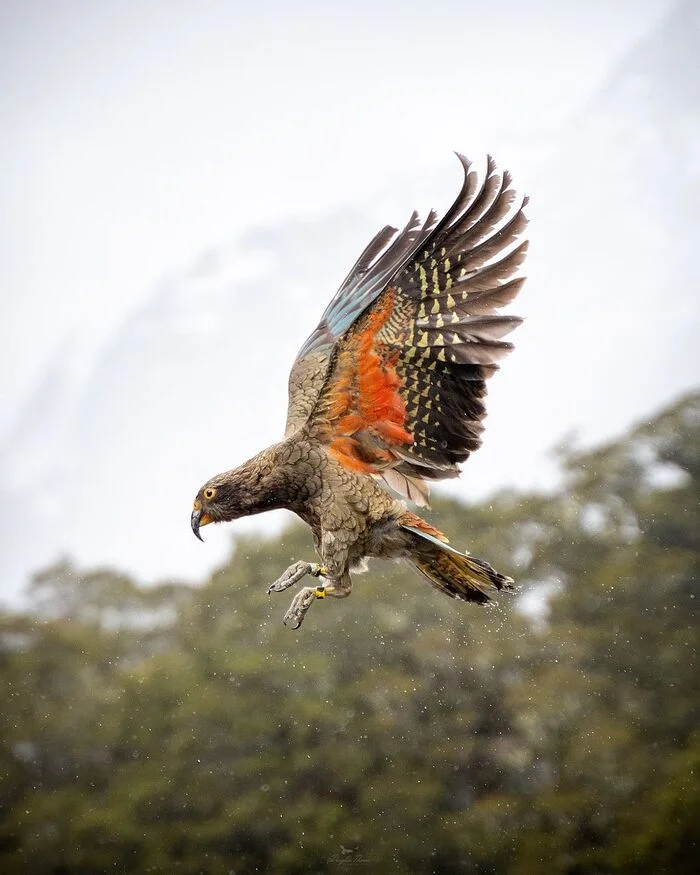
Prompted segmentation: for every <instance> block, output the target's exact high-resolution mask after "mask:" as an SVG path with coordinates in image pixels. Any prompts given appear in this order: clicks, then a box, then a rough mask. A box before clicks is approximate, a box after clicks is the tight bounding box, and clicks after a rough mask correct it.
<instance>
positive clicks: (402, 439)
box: [327, 289, 413, 473]
mask: <svg viewBox="0 0 700 875" xmlns="http://www.w3.org/2000/svg"><path fill="white" fill-rule="evenodd" d="M394 296H395V292H394V290H393V289H388V290H387V292H386V294H385V295H384V296H383V297H382V299H381V302H380V305H379V306H378V307H376V308H374V309H373V310H371V311H370V312H369V313H368V314H367V315H366V317H365V318H364V319H362V320H360V321H359V322H358V324H357V328H356V329H355V330H354V331H352V332H351V334H350V336H349V337H348V338H347V341H346V343H344V344H343V348H342V349H341V350H340V351H339V354H338V362H337V366H336V368H337V369H336V375H335V381H334V384H333V385H332V386H331V387H329V389H330V404H329V407H328V415H327V422H328V433H329V437H330V451H331V453H332V454H333V455H334V456H335V457H336V458H337V459H338V461H340V462H341V463H342V464H343V465H345V466H346V467H348V468H350V469H352V470H354V471H363V472H365V473H371V472H373V471H375V470H376V468H377V466H380V467H381V465H382V464H390V463H391V462H393V461H394V460H395V456H394V454H393V453H392V452H391V451H390V450H389V449H388V447H387V446H386V445H403V446H409V445H410V444H412V443H413V438H412V436H411V435H410V434H409V432H407V431H406V429H405V428H404V423H405V421H406V404H405V402H404V400H403V399H402V397H401V395H400V394H399V388H400V384H401V383H400V379H399V377H398V375H397V373H396V362H397V360H398V355H397V353H396V352H394V351H390V350H386V349H385V347H384V345H383V344H381V343H380V342H379V340H378V335H379V333H380V332H381V330H382V328H383V327H384V326H385V325H386V322H387V320H388V319H389V316H390V315H391V313H392V310H393V306H394ZM383 445H384V446H383Z"/></svg>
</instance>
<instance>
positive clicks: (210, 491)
mask: <svg viewBox="0 0 700 875" xmlns="http://www.w3.org/2000/svg"><path fill="white" fill-rule="evenodd" d="M215 495H216V489H214V487H213V486H208V487H207V488H206V489H205V490H204V497H205V498H206V500H207V501H211V500H212V498H213V497H214V496H215Z"/></svg>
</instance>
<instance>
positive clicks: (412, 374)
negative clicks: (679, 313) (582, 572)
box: [287, 155, 527, 503]
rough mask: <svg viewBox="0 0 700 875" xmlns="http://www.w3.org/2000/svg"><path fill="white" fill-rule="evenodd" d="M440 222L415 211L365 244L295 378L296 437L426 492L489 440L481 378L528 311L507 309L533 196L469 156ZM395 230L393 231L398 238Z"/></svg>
mask: <svg viewBox="0 0 700 875" xmlns="http://www.w3.org/2000/svg"><path fill="white" fill-rule="evenodd" d="M458 157H459V159H460V161H461V162H462V165H463V167H464V184H463V186H462V190H461V191H460V193H459V196H458V197H457V200H456V201H455V202H454V204H453V205H452V206H451V207H450V209H449V210H448V211H447V213H446V214H445V216H444V217H443V219H442V220H441V221H440V222H439V223H437V224H436V216H435V214H434V213H432V212H431V213H430V215H429V216H428V219H427V221H426V222H425V223H424V224H423V225H421V224H420V222H419V220H418V216H417V214H416V213H414V214H413V215H412V216H411V219H410V220H409V223H408V224H407V225H406V227H405V228H404V229H403V231H401V232H400V233H399V234H398V235H397V236H396V237H395V238H394V235H395V234H396V232H395V229H393V228H389V227H387V228H384V229H383V230H382V231H380V232H379V234H377V236H376V237H375V238H374V240H372V242H371V243H370V244H369V246H368V247H367V248H366V249H365V251H364V252H363V253H362V255H361V256H360V258H359V259H358V261H357V263H356V264H355V265H354V267H353V269H352V270H351V271H350V273H349V275H348V277H347V278H346V280H345V281H344V283H343V284H342V286H341V287H340V290H339V291H338V293H337V294H336V296H335V297H334V298H333V300H332V301H331V303H330V304H329V306H328V308H327V309H326V311H325V313H324V314H323V318H322V319H321V322H320V323H319V325H318V327H317V328H316V330H315V331H314V332H313V334H312V335H311V336H310V337H309V339H308V340H307V341H306V343H305V344H304V346H303V347H302V348H301V350H300V352H299V355H298V356H297V359H296V361H295V363H294V366H293V367H292V372H291V374H290V379H289V413H288V417H287V434H288V435H289V434H292V433H293V432H294V431H296V430H297V429H298V428H301V427H303V426H305V427H306V428H308V429H310V430H312V431H313V432H314V433H315V434H316V435H317V436H318V437H319V438H320V439H321V440H322V441H324V442H325V443H327V444H328V446H329V450H330V452H331V453H333V455H335V456H336V458H337V459H338V460H339V461H340V462H341V463H342V464H344V465H345V466H346V467H348V468H352V469H354V470H359V471H364V472H366V473H368V474H375V475H378V476H381V477H383V478H384V480H385V481H386V483H387V484H388V485H389V486H391V487H392V488H393V489H395V490H397V491H398V492H400V493H401V494H403V495H405V496H406V497H408V498H410V499H412V500H414V501H416V502H417V503H425V502H426V500H427V493H428V489H427V485H426V483H425V480H426V479H427V480H437V479H442V478H445V477H454V476H456V475H457V474H458V473H459V467H458V466H459V463H460V462H463V461H464V460H465V459H466V458H467V457H468V456H469V454H470V452H472V451H473V450H475V449H477V447H478V446H479V445H480V442H481V438H480V436H481V432H482V430H483V426H482V424H481V421H482V419H483V418H484V416H485V407H484V403H483V397H484V395H485V394H486V383H485V381H486V380H487V379H488V378H489V377H490V376H491V375H492V374H493V372H494V371H495V370H497V368H498V364H497V362H498V361H499V359H501V358H502V357H503V356H504V355H505V354H506V353H508V352H509V351H510V350H511V349H512V344H510V343H507V342H506V341H504V340H503V339H502V338H503V337H504V336H505V335H506V334H508V332H510V331H511V330H512V329H513V328H514V327H515V326H516V325H518V324H519V323H520V322H521V320H520V319H518V318H517V317H514V316H503V315H500V314H499V313H498V310H499V309H500V308H501V307H504V306H506V305H507V304H509V303H510V302H511V301H512V300H513V298H514V297H515V296H516V294H517V293H518V291H519V290H520V288H521V286H522V283H523V281H524V280H523V278H521V277H520V276H519V275H518V274H519V269H520V266H521V264H522V262H523V259H524V257H525V252H526V248H527V243H526V242H519V237H520V235H521V234H522V232H523V231H524V229H525V226H526V224H527V220H526V218H525V216H524V214H523V207H524V206H525V204H526V203H527V199H526V198H521V199H518V198H517V195H516V193H515V191H514V190H513V189H512V188H511V178H510V175H509V174H508V172H504V173H500V172H499V171H498V170H497V168H496V165H495V163H494V162H493V160H492V159H491V158H490V157H489V158H488V161H487V168H486V174H485V175H483V176H482V177H481V178H480V177H479V174H478V173H476V172H475V171H473V170H472V169H471V165H470V163H469V161H467V159H466V158H464V157H463V156H461V155H460V156H458ZM392 239H393V242H392Z"/></svg>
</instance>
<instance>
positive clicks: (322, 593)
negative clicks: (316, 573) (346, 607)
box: [314, 586, 326, 599]
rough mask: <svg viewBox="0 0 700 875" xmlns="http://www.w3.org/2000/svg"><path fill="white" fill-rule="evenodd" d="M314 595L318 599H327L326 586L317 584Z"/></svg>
mask: <svg viewBox="0 0 700 875" xmlns="http://www.w3.org/2000/svg"><path fill="white" fill-rule="evenodd" d="M314 595H315V596H316V598H317V599H325V597H326V590H325V587H323V586H317V587H316V589H315V590H314Z"/></svg>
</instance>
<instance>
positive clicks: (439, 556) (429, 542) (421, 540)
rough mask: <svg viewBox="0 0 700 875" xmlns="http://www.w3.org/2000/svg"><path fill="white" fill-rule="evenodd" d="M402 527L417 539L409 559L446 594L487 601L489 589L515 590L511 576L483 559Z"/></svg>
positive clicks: (411, 528) (436, 538) (418, 529)
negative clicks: (501, 572) (497, 569)
mask: <svg viewBox="0 0 700 875" xmlns="http://www.w3.org/2000/svg"><path fill="white" fill-rule="evenodd" d="M421 522H422V520H421ZM403 528H404V529H405V530H406V531H408V532H411V533H412V534H413V536H414V538H415V545H416V549H415V551H413V554H412V555H411V557H410V560H409V561H410V562H411V564H412V565H414V566H415V568H417V569H418V571H420V573H421V574H423V575H424V576H425V577H427V579H428V580H429V581H430V583H431V584H432V585H433V586H434V587H435V588H436V589H439V590H440V592H444V593H445V595H448V596H450V597H451V598H454V599H461V600H462V601H469V602H478V603H480V604H486V603H487V602H490V601H491V597H490V594H489V591H493V590H494V589H495V590H505V591H509V590H510V591H512V590H513V589H514V587H513V580H512V578H510V577H506V576H504V575H503V574H500V573H499V572H498V571H496V570H495V569H494V568H492V567H491V565H489V563H488V562H484V561H483V559H477V558H476V557H474V556H469V555H468V554H467V553H460V552H459V551H458V550H455V549H454V548H453V547H450V545H449V544H446V543H445V542H443V541H442V540H440V539H439V538H438V537H435V535H433V534H430V533H428V532H425V531H421V529H420V528H418V527H416V526H406V525H404V526H403ZM431 528H432V527H431ZM436 534H440V533H439V532H438V533H436Z"/></svg>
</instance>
